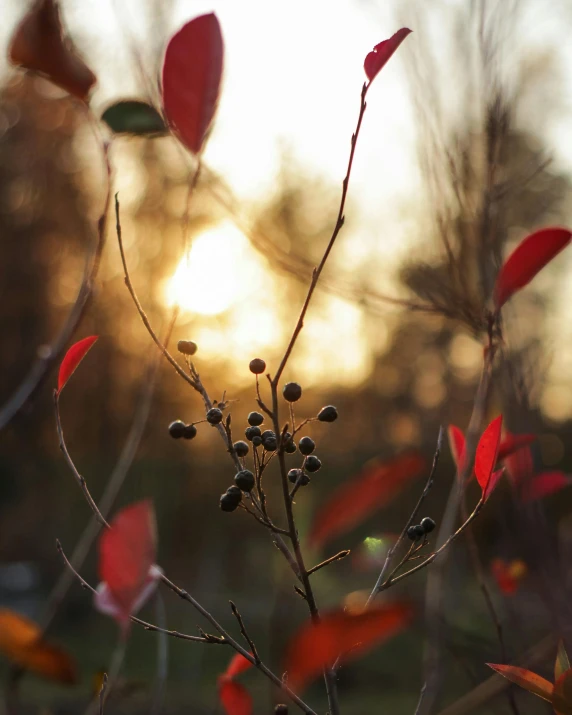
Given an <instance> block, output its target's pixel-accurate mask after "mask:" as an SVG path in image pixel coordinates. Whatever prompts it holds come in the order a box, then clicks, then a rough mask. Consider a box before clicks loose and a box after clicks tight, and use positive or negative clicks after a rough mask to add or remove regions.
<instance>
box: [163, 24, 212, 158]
mask: <svg viewBox="0 0 572 715" xmlns="http://www.w3.org/2000/svg"><path fill="white" fill-rule="evenodd" d="M223 53H224V46H223V41H222V35H221V31H220V25H219V21H218V19H217V17H216V15H215V14H214V13H210V14H208V15H201V16H200V17H197V18H195V19H194V20H191V21H190V22H188V23H187V24H186V25H184V26H183V27H182V28H181V29H180V30H179V32H177V34H176V35H174V36H173V37H172V38H171V40H170V42H169V44H168V46H167V52H166V53H165V61H164V63H163V107H164V109H165V116H166V118H167V121H168V123H169V125H170V127H171V128H172V129H173V131H174V132H175V134H177V136H178V137H179V139H180V140H181V142H182V143H183V144H184V145H185V146H186V147H187V148H188V149H190V150H191V151H192V152H194V153H195V154H198V153H199V152H200V151H201V149H202V148H203V144H204V141H205V137H206V135H207V132H208V130H209V127H210V125H211V122H212V120H213V117H214V114H215V110H216V106H217V102H218V96H219V88H220V81H221V77H222V65H223Z"/></svg>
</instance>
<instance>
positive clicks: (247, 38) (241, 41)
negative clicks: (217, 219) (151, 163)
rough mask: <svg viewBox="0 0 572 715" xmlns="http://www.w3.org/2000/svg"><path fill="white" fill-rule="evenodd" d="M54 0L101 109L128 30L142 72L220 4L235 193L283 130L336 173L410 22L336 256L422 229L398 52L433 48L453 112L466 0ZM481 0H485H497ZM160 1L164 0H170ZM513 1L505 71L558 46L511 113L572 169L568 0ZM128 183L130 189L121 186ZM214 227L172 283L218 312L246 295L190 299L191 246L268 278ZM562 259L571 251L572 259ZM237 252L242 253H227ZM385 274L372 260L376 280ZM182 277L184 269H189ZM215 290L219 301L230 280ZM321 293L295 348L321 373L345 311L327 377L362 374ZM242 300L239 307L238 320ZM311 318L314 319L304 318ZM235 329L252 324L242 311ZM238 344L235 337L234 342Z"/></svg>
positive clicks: (354, 318) (15, 7)
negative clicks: (157, 15) (309, 338)
mask: <svg viewBox="0 0 572 715" xmlns="http://www.w3.org/2000/svg"><path fill="white" fill-rule="evenodd" d="M61 2H62V6H63V8H64V16H65V20H66V23H67V24H68V27H69V28H70V31H71V33H72V35H73V36H74V37H76V39H77V42H78V45H79V46H80V47H81V49H82V51H83V52H84V55H85V56H86V59H87V61H88V64H90V66H92V68H93V69H94V70H95V72H96V74H97V75H98V77H99V86H98V89H97V92H96V94H95V95H94V98H93V106H94V108H95V109H96V110H97V109H100V110H103V109H104V108H105V106H107V105H108V104H109V103H111V102H112V101H114V100H116V99H119V98H125V97H133V96H137V87H138V76H137V74H136V68H135V66H134V63H133V61H132V59H133V55H132V54H131V51H132V47H133V46H136V47H138V48H139V49H140V51H142V54H141V61H142V63H143V66H144V70H145V74H146V75H147V78H148V79H149V80H150V81H151V82H152V81H153V77H154V73H157V72H158V70H159V61H160V56H161V52H162V48H163V47H164V44H165V40H166V38H167V37H168V36H169V35H170V34H172V33H173V32H175V31H176V30H177V29H178V28H179V27H180V26H181V25H182V24H183V23H184V22H185V21H186V20H188V19H190V18H191V17H193V16H196V15H198V14H201V13H203V12H208V11H211V10H213V9H214V10H215V11H216V12H217V15H218V16H219V19H220V21H221V25H222V29H223V35H224V39H225V82H224V86H223V92H222V98H221V102H220V107H219V112H218V116H217V121H216V125H215V130H214V132H213V135H212V137H211V139H210V141H209V144H208V147H207V151H206V155H205V159H206V162H207V163H208V164H209V165H210V166H211V167H212V168H213V169H215V170H216V171H218V172H220V174H221V175H223V176H224V177H225V179H226V180H227V181H228V183H229V184H230V185H231V187H232V189H233V191H234V193H235V194H236V196H237V197H238V198H239V199H243V200H245V201H252V200H253V199H255V198H256V197H259V196H264V195H267V194H268V192H269V190H271V188H272V186H273V184H274V181H275V178H276V175H277V172H278V170H279V167H280V159H281V152H282V147H284V146H286V147H288V149H289V150H291V151H292V153H293V155H294V157H295V158H296V159H297V161H298V162H299V163H300V165H301V166H302V167H307V169H308V171H309V172H310V173H312V174H318V175H321V176H323V177H326V178H327V180H328V181H329V182H331V181H333V180H335V181H336V182H337V183H339V182H340V181H341V178H342V177H343V175H344V172H345V165H346V162H347V156H348V149H349V138H350V135H351V132H352V130H353V127H354V125H355V121H356V117H357V111H358V106H359V93H360V89H361V85H362V83H363V81H364V74H363V69H362V65H363V59H364V57H365V55H366V53H367V52H368V51H369V50H370V49H371V48H372V47H373V45H374V44H376V43H377V42H379V41H380V40H382V39H385V38H386V37H388V36H389V35H391V34H392V33H393V32H394V31H395V30H396V29H397V28H398V27H400V26H401V25H403V24H407V25H408V26H409V27H411V28H412V29H413V30H414V34H413V35H412V36H411V37H410V38H408V39H407V40H406V42H405V43H404V45H403V46H402V47H401V48H400V50H399V52H398V54H397V55H396V56H395V57H394V58H392V60H391V62H390V63H389V64H388V66H387V67H386V68H385V69H384V70H383V72H382V73H381V74H380V75H379V77H377V78H376V81H375V85H374V86H373V88H372V90H371V92H370V95H369V98H368V110H367V112H366V117H365V120H364V125H363V130H362V134H361V137H360V144H359V147H358V151H357V155H356V160H355V164H354V170H353V175H352V182H351V188H350V200H351V206H352V208H353V211H354V213H353V215H348V221H347V225H346V228H345V229H344V232H345V233H344V241H343V242H342V243H341V244H340V245H339V246H338V247H336V252H335V253H334V255H333V261H334V263H336V262H337V263H338V264H339V265H343V266H344V267H346V268H350V269H351V268H353V267H354V266H355V267H356V268H358V267H359V265H361V264H364V263H367V262H370V261H371V260H372V257H376V258H377V259H378V260H379V263H378V264H376V265H381V266H383V267H384V273H388V272H389V270H390V268H391V266H392V265H395V264H396V263H397V262H399V260H400V257H401V256H403V255H404V253H406V252H407V251H408V250H411V244H410V237H411V235H412V234H413V235H414V234H416V233H417V234H419V232H420V227H419V226H417V225H416V218H415V217H416V215H417V211H416V210H417V209H418V207H419V206H420V205H421V204H422V202H423V196H422V193H421V188H420V181H419V175H418V171H417V168H416V147H415V131H414V126H415V125H414V118H413V112H412V109H411V103H410V97H409V86H408V84H407V76H406V73H405V63H404V61H403V60H404V59H406V57H407V53H411V52H420V51H422V49H423V48H430V50H431V51H432V52H434V53H435V57H436V67H437V70H436V71H437V72H438V76H437V77H436V78H435V84H436V86H437V87H439V88H442V93H443V94H442V97H441V100H442V101H443V102H444V103H445V105H446V107H447V111H448V112H449V115H450V122H454V121H455V120H456V119H463V117H462V114H461V112H460V111H459V109H460V107H461V106H462V89H461V88H462V86H463V73H464V70H465V68H464V65H463V63H462V62H461V63H459V56H458V55H455V54H454V52H455V48H454V42H453V39H454V37H455V35H454V33H455V32H456V30H455V28H454V26H453V24H452V22H451V18H452V16H453V15H452V11H453V10H454V9H455V7H459V6H464V7H465V8H466V7H467V6H468V3H467V0H434V2H432V3H431V7H430V12H428V3H427V0H399V2H397V1H395V0H392V1H390V0H336V1H335V2H332V0H289V2H288V3H278V2H268V0H241V1H240V2H236V0H220V1H216V0H215V1H214V2H202V0H194V1H193V2H192V3H191V2H190V0H173V1H172V11H168V10H165V18H166V26H165V27H162V26H161V24H160V23H157V22H152V23H150V22H149V18H148V17H146V16H145V15H144V14H143V13H142V12H141V7H142V5H147V4H151V3H147V2H145V0H61ZM488 2H489V6H494V5H496V4H499V3H501V4H502V3H507V2H508V0H488ZM5 4H6V2H5ZM156 4H157V6H162V7H164V8H168V6H169V2H167V0H160V1H159V2H157V3H156ZM518 5H519V8H520V10H521V13H522V14H521V18H520V22H519V24H517V25H516V26H514V27H512V26H511V27H507V28H506V33H507V45H506V47H507V48H508V49H507V51H506V52H505V57H504V58H503V61H504V67H505V75H506V77H507V78H508V80H507V81H510V77H511V76H512V75H514V72H515V68H523V69H522V71H523V72H525V73H526V67H528V66H532V64H533V62H534V61H535V60H537V59H538V58H539V57H542V56H544V55H546V54H547V53H551V52H553V51H554V54H553V57H552V59H551V63H552V64H551V72H550V74H551V76H553V77H554V78H555V79H554V81H546V77H542V78H540V80H539V81H538V82H536V84H534V83H533V85H532V87H531V88H530V91H529V92H528V95H529V97H528V99H527V96H526V95H525V96H524V98H523V103H522V111H521V113H520V121H521V122H522V124H523V125H525V126H528V127H529V128H533V129H535V130H540V131H542V132H543V133H544V135H545V136H546V137H547V140H548V144H549V147H550V148H551V149H552V150H553V151H554V159H555V162H556V163H557V165H558V166H559V168H562V169H563V170H566V171H570V172H572V144H571V143H570V142H569V141H568V134H569V117H570V110H571V109H572V106H571V104H572V73H570V71H569V69H568V68H569V67H570V66H572V45H571V43H569V42H563V41H562V40H564V39H565V37H567V33H565V30H566V27H568V28H569V27H570V26H571V25H572V6H571V5H570V3H569V2H567V1H566V0H553V2H552V3H550V12H549V13H548V12H546V9H547V4H546V2H545V0H520V2H519V3H518ZM11 7H12V11H13V12H14V13H15V15H17V14H20V13H22V3H21V2H20V0H17V2H16V1H15V0H13V2H12V6H11ZM396 9H398V11H399V12H398V13H397V12H396ZM3 10H4V8H3ZM8 10H9V8H6V10H5V15H4V22H3V23H2V27H0V44H1V47H0V49H2V50H4V48H5V46H6V43H7V41H8V37H9V34H10V32H11V27H12V23H11V22H10V20H9V15H8ZM503 29H504V28H503ZM457 51H458V50H457ZM2 55H3V56H4V55H5V52H4V51H3V52H2ZM562 90H564V91H562ZM435 109H437V108H435ZM122 166H123V167H124V169H125V173H124V175H123V177H122V176H121V170H122ZM130 167H131V168H130ZM131 169H132V161H131V163H130V160H129V158H128V157H125V161H124V163H123V164H122V165H120V166H119V167H118V182H119V184H120V186H122V187H125V188H123V189H122V191H123V192H124V193H125V191H126V189H127V187H128V185H129V181H128V178H129V176H130V174H129V171H131ZM126 199H127V201H128V197H126ZM222 229H223V230H221V231H218V233H217V232H216V231H215V232H214V234H213V235H210V243H211V244H212V246H213V251H212V254H211V253H209V249H208V245H207V243H205V242H204V241H203V242H202V243H199V245H197V247H196V251H195V254H194V257H193V256H191V257H190V259H189V260H188V261H187V259H183V262H182V264H181V267H180V268H179V271H178V273H177V278H176V281H175V283H176V284H177V286H178V287H177V288H176V292H177V294H178V295H179V296H180V298H179V300H180V302H181V304H182V305H183V307H184V306H185V305H186V307H187V308H188V309H189V310H192V311H199V312H201V313H205V312H209V311H210V313H213V312H215V313H216V314H217V315H219V313H225V311H226V313H228V311H233V310H234V311H235V312H236V310H237V304H240V303H241V302H242V301H244V300H247V298H245V297H244V296H243V297H242V298H241V297H240V291H237V292H235V296H236V298H235V305H234V306H230V305H225V306H223V308H222V309H221V311H218V309H217V311H215V310H214V307H216V306H214V307H213V306H212V305H211V306H210V307H209V308H208V310H206V311H205V308H204V306H203V308H201V307H200V306H199V307H198V306H197V303H196V292H195V294H194V293H193V291H192V290H190V289H189V291H188V294H187V295H186V296H184V295H183V293H184V286H185V278H184V277H183V278H182V276H183V271H184V267H185V265H186V266H190V265H191V263H193V262H194V269H193V270H194V271H195V277H196V275H203V276H204V275H208V272H207V271H206V266H208V267H209V270H210V271H213V270H214V272H215V273H217V272H219V273H220V272H221V271H222V272H225V271H227V272H228V271H230V273H229V274H228V276H227V281H226V284H227V285H229V286H232V285H235V283H236V280H237V277H236V275H233V274H232V266H229V265H218V266H216V265H215V266H213V264H212V261H213V260H214V257H216V255H225V254H226V255H229V251H230V254H231V255H236V256H243V257H244V258H240V261H242V263H240V266H241V271H242V274H243V275H244V272H245V271H246V272H247V273H249V272H250V273H249V274H251V275H252V276H254V278H253V280H254V282H255V283H256V281H263V275H264V273H265V270H266V267H265V266H264V262H263V261H262V262H261V259H259V258H258V257H256V256H254V257H253V256H249V257H246V254H247V253H248V252H247V251H246V250H245V248H247V245H246V244H245V243H244V240H243V239H244V237H241V236H240V234H239V232H238V231H237V230H236V229H235V228H234V227H233V226H231V225H230V226H228V225H227V226H223V227H222ZM221 236H222V238H221ZM225 236H226V238H225ZM346 239H347V240H346ZM217 240H218V241H223V242H224V241H226V242H227V243H226V244H225V245H226V247H227V250H226V251H225V252H222V251H216V250H215V249H214V246H215V244H216V243H217ZM228 241H230V244H229V243H228ZM201 246H202V248H200V247H201ZM229 246H231V248H230V249H229ZM199 248H200V251H199ZM233 251H235V254H233ZM237 260H238V259H237ZM563 260H568V265H569V266H570V265H572V259H569V258H568V257H567V258H566V259H563ZM201 261H202V262H201ZM235 264H236V265H238V263H237V261H235ZM383 280H384V275H383V274H382V275H380V288H382V287H383ZM186 282H187V284H190V283H189V276H188V275H187V277H186ZM266 290H267V292H269V293H270V294H271V293H272V288H271V287H268V286H267V288H266ZM169 291H170V293H171V294H172V292H173V286H170V288H168V289H167V292H169ZM570 291H572V288H570V289H566V290H563V294H562V295H561V296H559V302H560V303H561V304H562V305H564V304H569V299H570V295H569V294H570ZM193 295H195V298H193ZM217 299H218V300H220V301H222V303H224V302H225V300H227V299H228V296H227V298H225V297H224V296H218V297H217ZM273 300H274V301H276V300H278V297H277V296H274V298H272V297H271V296H270V297H269V298H268V305H267V306H266V308H265V310H267V311H270V312H269V314H268V315H269V316H271V315H272V302H273ZM329 300H330V302H329V303H328V301H327V300H326V301H325V302H324V304H323V305H322V307H321V308H320V309H317V310H316V320H317V321H321V323H320V325H322V328H323V330H324V333H323V336H325V338H326V350H325V353H324V355H321V354H320V353H319V352H317V353H316V352H312V354H311V355H310V354H308V355H306V357H305V364H306V365H309V364H310V363H312V362H313V363H315V365H316V372H317V374H318V375H319V374H320V370H321V369H323V360H325V361H326V363H327V366H328V369H332V370H334V371H335V369H334V368H333V367H332V366H331V355H330V360H329V361H328V354H329V353H331V350H330V347H331V346H330V344H329V342H328V340H327V334H328V331H329V330H330V331H331V329H332V328H333V323H335V322H336V320H339V316H340V315H342V314H344V315H346V318H345V319H344V321H345V322H343V324H344V326H345V330H346V331H347V330H350V331H351V332H352V335H353V336H354V338H355V340H354V343H355V345H357V346H358V347H357V348H356V349H355V350H354V356H353V359H352V360H349V364H347V365H345V367H344V366H343V365H342V366H341V367H340V369H339V370H338V371H337V373H336V379H337V380H341V381H342V382H343V381H344V379H347V380H349V381H350V382H351V381H352V380H356V381H359V379H361V377H362V376H363V375H364V374H365V373H366V371H367V369H368V367H369V364H368V360H367V358H366V353H367V351H368V342H367V339H366V336H365V331H366V326H365V324H364V323H363V320H362V318H360V315H359V311H358V310H357V309H355V308H354V307H353V306H350V305H349V304H347V303H344V302H343V301H340V300H339V299H333V298H331V299H329ZM193 301H194V302H193ZM336 301H337V302H336ZM239 313H240V311H238V313H236V315H235V318H236V320H235V323H236V321H237V320H238V317H237V316H238V314H239ZM240 314H241V315H242V313H240ZM318 314H319V316H318ZM328 314H332V315H333V316H334V317H333V318H332V320H333V323H329V322H328V319H327V315H328ZM213 320H214V318H213ZM241 320H242V318H241ZM266 320H267V325H268V329H267V330H261V328H260V324H259V325H258V327H256V330H255V335H256V336H257V337H258V338H259V337H260V335H261V333H262V334H265V333H267V334H268V340H273V341H274V342H276V336H275V335H274V333H273V332H272V329H271V327H270V326H271V325H273V322H272V319H271V317H267V319H266ZM243 322H244V321H243ZM211 323H212V321H211ZM324 326H325V327H324ZM219 328H220V326H219V327H217V329H212V328H209V327H208V325H207V324H206V323H205V326H204V341H205V342H204V344H205V345H206V346H208V345H209V344H210V343H209V340H210V341H211V343H212V344H213V351H214V349H215V348H214V343H215V342H216V340H215V337H214V336H216V335H217V334H220V329H219ZM320 329H321V328H319V325H318V322H316V324H315V325H314V330H316V331H318V330H320ZM209 330H210V333H209ZM384 330H385V327H384ZM382 332H383V331H382ZM209 334H210V338H209V337H208V336H209ZM242 334H243V335H245V334H248V331H247V330H246V328H245V326H244V325H243V332H242ZM227 337H228V338H229V339H231V336H227ZM235 337H236V336H235ZM566 340H567V341H570V344H572V334H570V335H566ZM213 341H214V342H213ZM231 342H232V340H231ZM261 347H262V346H261ZM235 349H236V350H237V351H238V352H240V351H241V350H240V346H239V345H238V344H236V345H235ZM245 349H246V347H245ZM328 350H329V353H328ZM310 358H311V359H310ZM562 367H564V366H561V367H560V368H559V370H560V369H561V368H562ZM344 375H346V378H344ZM570 404H572V400H571V401H570Z"/></svg>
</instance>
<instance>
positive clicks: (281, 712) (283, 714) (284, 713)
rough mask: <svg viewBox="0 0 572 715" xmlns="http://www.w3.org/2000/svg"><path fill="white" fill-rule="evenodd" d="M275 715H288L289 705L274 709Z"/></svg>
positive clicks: (278, 706)
mask: <svg viewBox="0 0 572 715" xmlns="http://www.w3.org/2000/svg"><path fill="white" fill-rule="evenodd" d="M274 715H288V705H277V706H276V707H275V708H274Z"/></svg>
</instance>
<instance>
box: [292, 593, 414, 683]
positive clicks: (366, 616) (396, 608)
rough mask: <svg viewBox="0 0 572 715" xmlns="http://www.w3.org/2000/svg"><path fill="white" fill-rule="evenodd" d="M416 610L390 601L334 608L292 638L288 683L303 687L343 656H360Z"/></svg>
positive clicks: (303, 627)
mask: <svg viewBox="0 0 572 715" xmlns="http://www.w3.org/2000/svg"><path fill="white" fill-rule="evenodd" d="M412 616H413V610H412V608H411V607H410V606H408V605H406V604H403V603H393V604H386V605H384V606H379V607H377V608H372V609H369V610H367V611H362V612H360V613H348V612H347V611H334V612H332V613H330V614H327V615H325V616H324V617H323V618H322V619H321V620H320V622H319V623H317V624H315V623H312V622H307V623H305V624H304V625H303V626H302V627H301V628H300V629H299V630H298V632H297V633H296V634H295V635H294V637H293V638H292V640H291V641H290V643H289V645H288V649H287V655H286V671H287V674H288V684H289V686H290V687H292V688H293V689H294V690H301V689H302V688H303V687H304V686H305V685H306V684H307V683H308V682H309V681H311V680H312V679H313V678H315V677H316V676H317V675H318V674H319V673H321V672H322V670H323V669H324V668H327V667H329V666H331V665H332V663H333V662H334V661H335V660H336V658H338V656H341V657H342V658H343V659H344V660H348V659H349V658H353V657H357V656H358V655H361V654H362V653H364V652H365V651H367V650H368V649H370V648H372V647H373V646H374V645H377V644H379V643H381V642H383V641H385V640H387V639H388V638H390V637H391V636H393V635H395V634H396V633H398V632H399V631H401V630H402V629H403V628H405V627H406V626H407V624H408V623H409V622H410V621H411V618H412Z"/></svg>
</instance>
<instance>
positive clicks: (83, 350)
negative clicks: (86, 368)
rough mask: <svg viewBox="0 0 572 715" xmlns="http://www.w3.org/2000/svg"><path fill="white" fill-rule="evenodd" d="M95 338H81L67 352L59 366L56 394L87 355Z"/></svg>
mask: <svg viewBox="0 0 572 715" xmlns="http://www.w3.org/2000/svg"><path fill="white" fill-rule="evenodd" d="M97 338H98V336H97V335H92V336H90V337H89V338H83V340H79V341H78V342H77V343H74V344H73V345H72V346H71V348H70V349H69V350H68V351H67V353H66V354H65V356H64V359H63V360H62V363H61V365H60V372H59V374H58V394H59V393H60V392H61V391H62V390H63V388H64V387H65V384H66V382H67V381H68V380H69V379H70V377H71V376H72V375H73V374H74V372H75V370H76V368H77V366H78V365H79V364H80V362H81V361H82V360H83V359H84V357H85V356H86V355H87V353H88V352H89V350H90V349H91V346H92V345H93V344H94V343H95V341H96V340H97Z"/></svg>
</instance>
